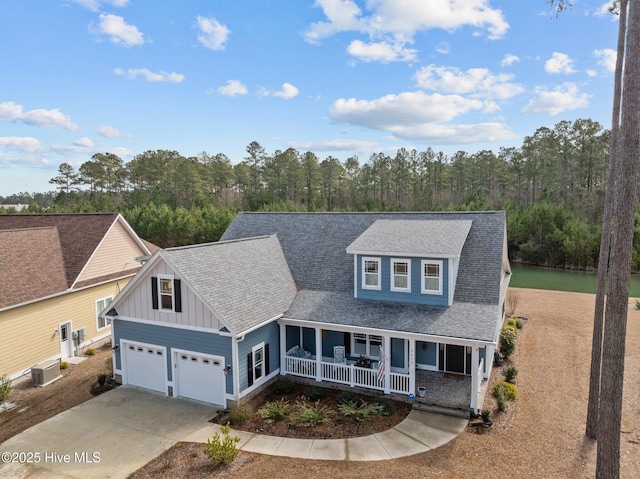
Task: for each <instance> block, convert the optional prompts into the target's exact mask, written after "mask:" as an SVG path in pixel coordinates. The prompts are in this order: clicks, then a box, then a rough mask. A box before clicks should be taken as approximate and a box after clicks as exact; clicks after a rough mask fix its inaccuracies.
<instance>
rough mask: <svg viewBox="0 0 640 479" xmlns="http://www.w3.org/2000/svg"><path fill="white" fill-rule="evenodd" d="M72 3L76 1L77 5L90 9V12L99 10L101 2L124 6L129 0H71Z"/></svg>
mask: <svg viewBox="0 0 640 479" xmlns="http://www.w3.org/2000/svg"><path fill="white" fill-rule="evenodd" d="M71 1H72V2H73V3H77V4H78V5H80V6H82V7H84V8H86V9H87V10H91V11H92V12H97V11H99V10H100V7H101V6H102V4H106V5H111V6H113V7H119V8H122V7H126V6H127V4H128V3H129V0H71Z"/></svg>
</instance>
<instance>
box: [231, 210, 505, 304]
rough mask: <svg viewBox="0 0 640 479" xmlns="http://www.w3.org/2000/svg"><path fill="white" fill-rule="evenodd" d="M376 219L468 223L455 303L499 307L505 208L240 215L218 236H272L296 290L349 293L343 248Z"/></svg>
mask: <svg viewBox="0 0 640 479" xmlns="http://www.w3.org/2000/svg"><path fill="white" fill-rule="evenodd" d="M377 220H422V221H471V222H472V224H471V228H470V229H469V234H468V236H467V239H466V241H465V243H464V246H463V247H462V252H461V256H460V268H459V271H458V279H457V283H456V291H455V295H454V302H469V303H478V304H493V305H496V306H497V305H498V303H499V298H500V281H501V278H502V255H503V251H504V250H503V247H504V240H505V228H506V225H505V213H504V211H490V212H438V213H239V214H238V215H236V218H235V219H234V220H233V222H232V223H231V225H230V226H229V228H228V229H227V231H226V232H225V233H224V235H223V236H222V240H231V239H239V238H248V237H252V236H261V235H272V234H277V235H278V239H279V241H280V244H281V245H282V249H283V251H284V255H285V257H286V259H287V263H288V265H289V268H290V270H291V273H292V274H293V278H294V280H295V282H296V284H297V285H298V287H299V288H301V289H303V290H312V291H333V292H349V293H352V292H353V256H352V255H350V254H348V253H347V251H346V249H347V247H348V246H349V245H350V244H352V243H353V242H354V241H355V240H356V239H357V238H358V237H359V236H360V235H362V234H363V233H364V232H365V231H366V230H367V228H369V227H370V226H371V225H373V224H374V223H375V222H376V221H377Z"/></svg>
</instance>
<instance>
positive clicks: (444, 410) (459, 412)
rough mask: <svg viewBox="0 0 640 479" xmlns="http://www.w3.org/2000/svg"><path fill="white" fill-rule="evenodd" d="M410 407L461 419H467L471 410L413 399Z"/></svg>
mask: <svg viewBox="0 0 640 479" xmlns="http://www.w3.org/2000/svg"><path fill="white" fill-rule="evenodd" d="M411 408H412V409H416V410H418V411H424V412H431V413H435V414H441V415H443V416H452V417H459V418H462V419H469V418H470V417H471V411H469V410H468V409H467V410H464V409H455V408H451V407H446V406H439V405H437V404H427V403H423V402H418V401H414V402H413V404H412V406H411Z"/></svg>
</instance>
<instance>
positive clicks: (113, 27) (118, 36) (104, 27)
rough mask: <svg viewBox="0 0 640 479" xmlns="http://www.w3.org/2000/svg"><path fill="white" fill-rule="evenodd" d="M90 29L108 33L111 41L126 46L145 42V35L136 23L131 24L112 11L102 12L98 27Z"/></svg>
mask: <svg viewBox="0 0 640 479" xmlns="http://www.w3.org/2000/svg"><path fill="white" fill-rule="evenodd" d="M90 31H91V32H92V33H94V34H96V35H107V36H108V37H109V40H110V41H111V43H115V44H116V45H122V46H124V47H133V46H138V45H142V44H144V36H143V34H142V33H141V32H140V31H139V30H138V29H137V28H136V26H135V25H129V24H127V23H126V22H125V21H124V18H122V17H119V16H118V15H112V14H110V13H108V14H105V13H101V14H100V22H99V23H98V25H97V27H91V28H90Z"/></svg>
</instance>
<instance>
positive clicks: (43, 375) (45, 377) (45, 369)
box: [31, 359, 62, 386]
mask: <svg viewBox="0 0 640 479" xmlns="http://www.w3.org/2000/svg"><path fill="white" fill-rule="evenodd" d="M61 377H62V375H61V374H60V361H59V360H58V359H51V360H49V361H45V362H43V363H40V364H38V365H37V366H34V367H32V368H31V380H32V381H33V385H34V386H46V385H47V384H51V383H52V382H53V381H55V380H56V379H59V378H61Z"/></svg>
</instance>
